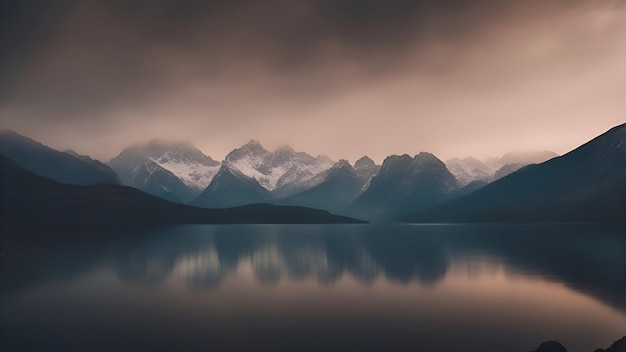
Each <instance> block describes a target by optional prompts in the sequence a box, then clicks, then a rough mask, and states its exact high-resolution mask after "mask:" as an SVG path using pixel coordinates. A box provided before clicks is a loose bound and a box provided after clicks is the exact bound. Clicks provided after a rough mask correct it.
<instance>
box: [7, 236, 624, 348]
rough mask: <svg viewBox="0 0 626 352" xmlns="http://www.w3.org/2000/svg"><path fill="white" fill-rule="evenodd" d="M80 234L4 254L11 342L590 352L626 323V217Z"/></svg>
mask: <svg viewBox="0 0 626 352" xmlns="http://www.w3.org/2000/svg"><path fill="white" fill-rule="evenodd" d="M73 235H74V236H75V240H72V241H68V242H61V243H54V242H50V243H49V246H48V248H47V249H45V250H43V251H40V252H37V253H32V254H30V255H26V256H22V257H16V258H13V259H11V260H8V261H3V262H0V275H1V276H0V349H2V350H20V351H24V350H33V351H38V350H90V351H109V350H129V351H131V350H132V351H143V350H149V351H152V350H188V351H196V350H197V351H206V350H236V351H250V350H266V351H276V350H298V351H302V350H311V351H319V350H333V351H346V350H358V351H367V350H371V351H416V350H424V351H459V350H463V351H481V352H482V351H525V350H531V349H532V348H535V347H536V346H537V345H538V344H539V343H540V342H542V341H545V340H548V339H557V340H560V341H562V342H563V343H565V344H566V345H567V346H568V348H569V347H570V346H571V347H572V350H576V349H578V350H581V351H583V350H593V349H595V348H597V347H600V346H603V345H606V344H607V342H610V341H612V340H613V339H616V338H617V337H619V336H618V334H620V333H622V332H623V329H622V328H621V327H620V326H618V324H619V322H620V321H621V322H623V321H624V317H626V314H625V313H624V312H625V311H626V309H625V307H624V298H625V297H624V290H623V288H624V284H625V283H624V280H625V273H624V265H623V264H624V260H625V259H624V229H623V228H620V227H611V226H581V225H577V226H569V225H541V226H539V225H515V226H513V225H510V226H496V225H473V226H407V225H380V226H379V225H328V226H311V225H309V226H297V225H293V226H291V225H289V226H285V225H283V226H272V225H262V226H230V225H229V226H177V227H167V228H157V229H155V228H153V229H143V230H137V229H135V230H116V231H114V232H111V231H109V230H107V231H101V232H100V233H88V232H85V233H82V232H81V233H78V234H73ZM51 238H56V237H51ZM76 238H79V239H82V240H76ZM242 336H243V337H244V338H242Z"/></svg>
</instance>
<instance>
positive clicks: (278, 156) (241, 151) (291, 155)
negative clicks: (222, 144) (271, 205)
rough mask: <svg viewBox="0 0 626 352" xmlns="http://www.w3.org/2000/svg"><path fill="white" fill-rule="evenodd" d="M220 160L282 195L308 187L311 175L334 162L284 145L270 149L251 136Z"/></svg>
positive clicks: (312, 176) (312, 177)
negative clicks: (271, 150) (273, 149)
mask: <svg viewBox="0 0 626 352" xmlns="http://www.w3.org/2000/svg"><path fill="white" fill-rule="evenodd" d="M224 163H225V164H226V165H227V166H228V167H229V168H230V169H232V170H235V171H237V172H239V173H241V174H243V175H245V176H247V177H249V178H251V179H255V180H256V181H257V182H258V183H259V184H260V185H261V186H262V187H263V188H265V189H266V190H268V191H270V192H272V194H273V195H275V196H279V197H284V196H288V195H290V194H294V193H296V192H298V191H301V190H304V189H306V188H310V187H312V186H313V185H314V184H313V183H312V181H313V179H314V177H315V175H317V174H319V173H321V172H323V171H325V170H328V169H329V168H330V167H331V166H332V165H333V164H334V163H333V162H332V160H330V159H328V158H327V157H317V158H316V157H313V156H311V155H309V154H307V153H303V152H296V151H294V150H293V149H292V148H291V147H289V146H284V147H280V148H278V149H276V150H275V151H273V152H270V151H268V150H266V149H265V148H263V146H261V144H260V143H259V142H257V141H255V140H251V141H250V142H248V143H247V144H245V145H243V146H242V147H241V148H237V149H235V150H233V151H232V152H230V153H229V154H228V155H227V156H226V159H225V160H224Z"/></svg>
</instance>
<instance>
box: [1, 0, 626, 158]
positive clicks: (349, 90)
mask: <svg viewBox="0 0 626 352" xmlns="http://www.w3.org/2000/svg"><path fill="white" fill-rule="evenodd" d="M622 19H626V16H625V11H624V1H621V0H541V1H540V0H537V1H517V0H474V1H468V0H264V1H259V0H256V1H255V0H249V1H245V0H213V1H210V0H204V1H201V0H133V1H129V0H106V1H105V0H100V1H98V0H55V1H49V0H19V1H18V0H0V52H1V54H2V55H0V122H1V124H2V125H3V126H2V127H8V128H15V129H17V130H18V131H21V132H23V133H25V134H28V135H31V136H33V137H36V138H40V139H44V141H48V142H49V143H52V144H55V143H57V144H63V143H65V142H66V141H70V142H68V143H67V144H70V145H67V146H74V148H75V149H80V145H81V144H84V145H87V144H88V143H93V142H94V140H96V139H97V138H101V139H102V140H101V142H102V143H105V144H107V146H106V148H109V149H111V150H109V151H106V152H102V155H107V156H110V155H111V154H113V153H115V152H117V151H119V149H121V148H122V147H123V146H124V145H125V144H128V143H129V142H133V139H137V138H139V137H138V135H139V136H141V137H145V138H153V137H159V136H160V135H162V134H172V133H177V135H180V136H185V137H187V138H191V139H193V140H194V142H195V143H196V144H198V145H199V146H205V147H207V148H217V147H216V145H217V143H222V144H223V143H226V137H223V136H222V135H227V136H229V138H231V139H234V140H236V142H237V143H239V142H241V141H246V140H247V139H249V138H253V137H254V138H257V139H262V140H263V138H266V139H267V140H270V142H271V143H273V142H272V141H277V143H278V142H291V141H293V140H297V141H300V142H301V143H302V147H303V148H308V147H312V148H314V149H315V148H317V149H318V150H319V151H320V152H325V153H329V154H332V152H331V151H329V150H325V149H324V148H334V149H336V150H340V149H342V148H344V147H342V145H341V143H343V142H342V139H345V138H364V139H368V138H369V139H370V140H377V141H378V142H379V143H381V144H384V145H385V146H389V149H388V150H382V149H381V151H380V153H381V155H380V156H384V153H387V154H388V153H391V152H411V151H419V150H413V149H410V148H411V146H413V145H414V144H411V143H415V140H419V141H423V143H424V144H421V145H419V146H416V147H415V148H437V147H438V146H439V145H438V144H437V143H436V142H435V141H433V140H432V138H431V137H430V136H429V134H430V135H432V134H433V132H435V131H445V132H446V133H452V132H454V131H455V130H454V129H453V128H451V127H450V126H457V128H458V130H457V131H456V133H457V135H456V137H457V139H459V138H458V137H459V135H461V134H463V133H466V132H467V131H468V126H470V125H471V124H470V123H469V122H468V121H469V120H472V121H473V123H474V124H475V125H483V126H484V125H490V126H491V128H492V129H496V128H497V127H498V126H500V127H501V128H502V129H504V128H505V127H504V126H505V124H504V121H506V123H507V124H508V125H512V126H515V127H516V130H517V131H521V130H522V128H521V127H522V126H521V123H520V121H521V120H523V121H525V123H526V125H530V124H531V122H532V121H536V122H537V121H551V123H553V125H552V126H554V125H558V124H560V123H562V122H563V121H566V120H567V119H569V120H570V121H582V120H584V119H586V118H587V116H590V115H593V114H596V115H598V114H603V113H604V114H607V115H608V114H611V113H612V112H614V111H615V109H616V106H617V105H616V98H615V96H617V93H614V92H616V91H617V90H619V89H621V88H623V87H624V85H623V84H620V83H619V82H620V77H623V76H624V74H623V72H621V71H619V72H618V71H616V68H615V67H617V64H616V62H618V61H619V60H620V58H623V57H624V56H625V55H624V53H623V50H622V51H620V49H619V48H617V43H619V42H620V38H622V39H623V33H624V32H625V31H624V25H623V24H621V25H620V23H623V21H621V20H622ZM611 77H612V78H611ZM585 89H587V90H585ZM585 95H587V96H585ZM547 97H549V99H548V98H547ZM581 97H582V98H581ZM559 99H560V100H559ZM548 100H551V101H552V102H551V103H547V102H546V101H548ZM572 100H574V102H573V103H571V102H570V101H572ZM556 104H561V105H558V106H557V105H556ZM575 104H579V105H580V106H576V107H574V106H573V105H575ZM544 105H545V107H544ZM570 105H571V106H570ZM531 107H532V108H534V109H535V110H532V109H531ZM598 107H604V108H602V109H604V110H598ZM568 109H569V110H568ZM585 109H588V111H587V112H585V113H584V114H583V112H584V111H585ZM594 109H595V110H594ZM528 114H533V116H528ZM501 116H507V117H506V118H501ZM566 116H569V117H566ZM604 118H605V120H604V121H607V120H606V119H607V117H604ZM533 119H534V120H533ZM608 119H609V120H610V121H614V120H615V119H616V117H610V118H608ZM611 119H612V120H611ZM389 121H394V122H395V123H397V124H398V125H400V124H402V125H403V126H404V127H405V128H404V129H402V130H400V131H395V130H392V129H389V127H388V130H387V131H386V135H385V134H384V133H383V132H384V130H383V131H381V126H388V125H390V124H389ZM598 123H599V124H600V122H598ZM391 125H393V124H391ZM355 126H359V128H355ZM598 126H600V125H598ZM598 126H596V127H595V130H600V129H601V128H600V127H598ZM587 127H589V126H587ZM606 127H609V126H606ZM602 128H604V127H602ZM428 129H430V130H431V132H430V133H428V134H424V135H420V134H419V133H420V132H419V131H421V130H428ZM218 130H219V131H220V132H221V135H216V132H215V131H218ZM299 130H307V131H309V132H311V133H310V135H311V136H313V137H310V138H309V139H310V140H307V138H308V136H297V137H293V136H295V135H296V134H298V131H299ZM587 130H591V129H590V128H587ZM408 131H411V133H412V134H409V132H408ZM529 131H530V130H529ZM313 132H316V133H319V134H323V136H324V138H325V140H321V139H320V137H319V136H317V135H315V133H313ZM358 133H361V134H358ZM381 134H382V135H383V136H382V137H381V136H380V135H381ZM81 138H82V139H81ZM94 138H95V139H94ZM220 138H221V139H220ZM315 138H317V140H321V141H320V142H315ZM333 138H335V139H336V141H334V144H333V143H331V141H332V140H333ZM376 138H378V139H376ZM503 138H504V137H503ZM479 139H480V138H479ZM205 140H212V141H214V144H209V142H205ZM508 140H511V138H508V139H507V138H504V139H503V141H505V142H506V141H508ZM60 141H63V142H60ZM315 143H318V144H315ZM234 146H235V145H232V143H231V145H228V146H224V147H223V148H224V150H227V148H230V147H234ZM94 148H95V147H94ZM358 148H361V150H363V152H367V151H366V150H365V148H363V147H362V146H358V145H356V146H354V147H353V149H355V150H356V149H358ZM502 148H507V147H506V146H504V147H502ZM100 149H103V148H102V147H101V148H100ZM349 149H350V148H348V147H345V150H349ZM379 149H380V148H379ZM92 150H93V149H92ZM224 150H222V149H219V152H218V154H219V153H222V152H223V151H224ZM89 151H90V150H86V152H89ZM207 152H208V153H210V154H213V152H212V151H211V150H207ZM346 153H348V154H350V153H353V151H347V152H346ZM354 153H356V152H354ZM339 156H342V155H339ZM350 156H351V157H353V156H352V154H350ZM380 156H379V157H380ZM217 157H218V158H219V155H217Z"/></svg>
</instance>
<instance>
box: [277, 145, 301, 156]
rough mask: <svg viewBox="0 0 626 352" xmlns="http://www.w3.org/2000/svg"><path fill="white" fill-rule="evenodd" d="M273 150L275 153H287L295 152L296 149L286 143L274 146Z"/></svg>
mask: <svg viewBox="0 0 626 352" xmlns="http://www.w3.org/2000/svg"><path fill="white" fill-rule="evenodd" d="M274 152H275V153H289V154H295V153H296V151H295V150H294V149H293V148H292V147H291V146H290V145H288V144H285V145H281V146H280V147H278V148H276V150H275V151H274Z"/></svg>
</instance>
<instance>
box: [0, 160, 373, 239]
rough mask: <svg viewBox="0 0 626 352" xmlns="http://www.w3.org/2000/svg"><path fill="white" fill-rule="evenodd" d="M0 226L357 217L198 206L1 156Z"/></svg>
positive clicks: (300, 209)
mask: <svg viewBox="0 0 626 352" xmlns="http://www.w3.org/2000/svg"><path fill="white" fill-rule="evenodd" d="M0 194H2V198H1V199H0V223H1V224H2V229H3V231H11V230H12V229H14V228H19V229H23V228H29V227H39V226H45V227H49V226H68V225H69V226H72V227H76V226H84V225H87V226H89V225H96V226H100V225H102V224H157V223H158V224H171V223H220V224H221V223H355V222H361V221H359V220H354V219H350V218H347V217H343V216H337V215H332V214H329V213H328V212H326V211H323V210H317V209H308V208H303V207H280V206H273V205H269V204H256V205H247V206H242V207H238V208H230V209H202V208H196V207H191V206H186V205H181V204H175V203H172V202H169V201H167V200H164V199H161V198H158V197H154V196H152V195H149V194H146V193H144V192H142V191H140V190H137V189H135V188H132V187H125V186H120V185H114V184H97V185H92V186H80V185H70V184H65V183H60V182H57V181H54V180H51V179H49V178H45V177H43V176H39V175H36V174H34V173H32V172H30V171H28V170H26V169H24V168H22V167H21V166H19V165H18V164H17V163H15V162H14V161H13V160H11V159H9V158H7V157H5V156H3V155H0Z"/></svg>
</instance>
